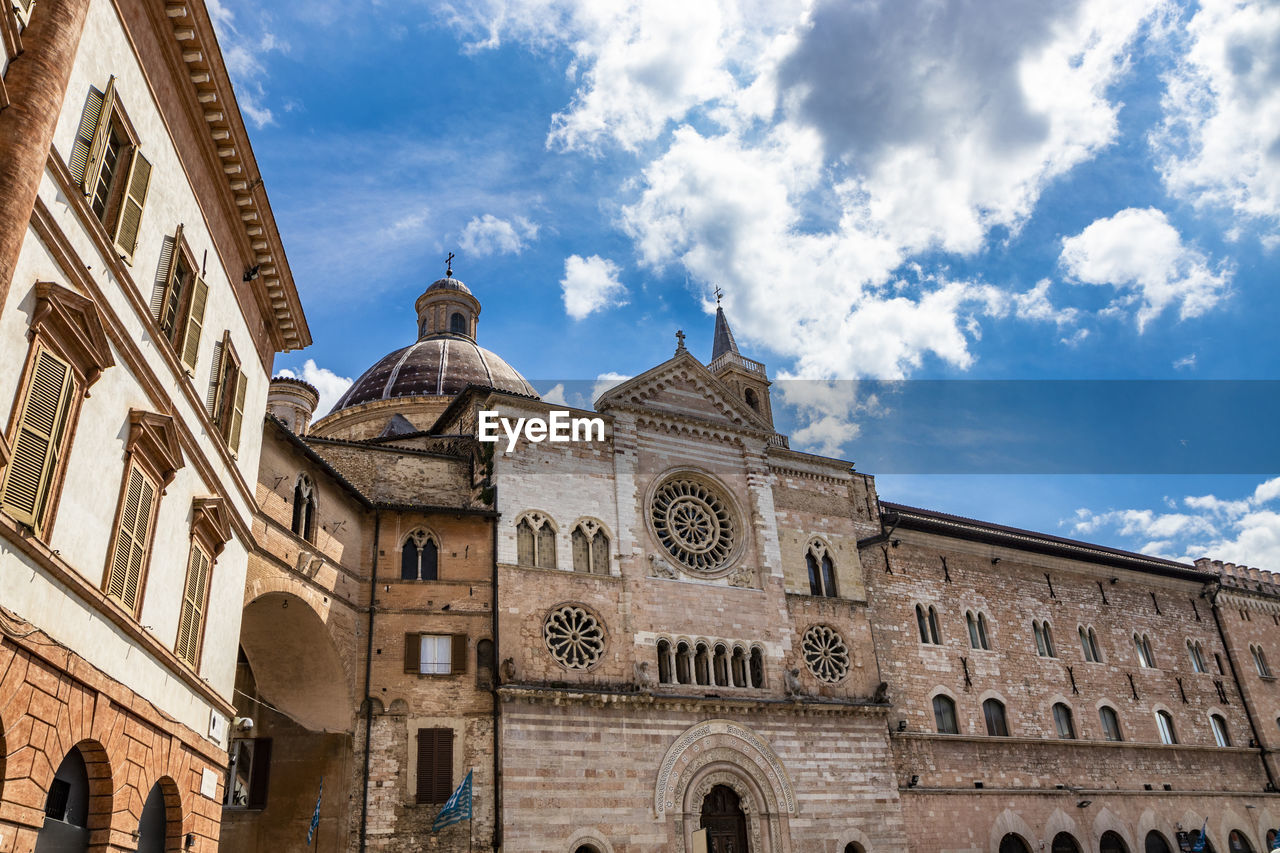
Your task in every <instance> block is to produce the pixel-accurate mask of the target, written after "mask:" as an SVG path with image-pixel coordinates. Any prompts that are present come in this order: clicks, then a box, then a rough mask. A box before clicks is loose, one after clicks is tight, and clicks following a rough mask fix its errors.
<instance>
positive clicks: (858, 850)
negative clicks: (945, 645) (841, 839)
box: [844, 841, 867, 853]
mask: <svg viewBox="0 0 1280 853" xmlns="http://www.w3.org/2000/svg"><path fill="white" fill-rule="evenodd" d="M844 853H867V851H866V849H865V848H863V846H862V845H861V844H859V843H858V842H856V841H850V842H849V843H848V844H846V845H845V846H844Z"/></svg>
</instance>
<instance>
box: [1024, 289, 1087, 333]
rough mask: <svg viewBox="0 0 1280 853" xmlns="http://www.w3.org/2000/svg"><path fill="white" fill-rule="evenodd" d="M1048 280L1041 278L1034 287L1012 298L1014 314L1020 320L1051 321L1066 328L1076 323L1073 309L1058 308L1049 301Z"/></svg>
mask: <svg viewBox="0 0 1280 853" xmlns="http://www.w3.org/2000/svg"><path fill="white" fill-rule="evenodd" d="M1049 285H1050V282H1049V279H1047V278H1042V279H1040V280H1039V281H1037V282H1036V284H1035V287H1033V288H1031V289H1030V290H1028V291H1027V292H1025V293H1017V294H1014V296H1013V305H1014V313H1015V314H1016V315H1017V317H1018V319H1020V320H1036V321H1039V322H1048V321H1052V322H1054V323H1057V324H1058V325H1059V326H1066V325H1070V324H1071V323H1074V322H1075V321H1076V318H1077V316H1078V315H1079V312H1078V311H1076V309H1074V308H1058V307H1056V306H1054V304H1053V303H1052V302H1050V301H1049Z"/></svg>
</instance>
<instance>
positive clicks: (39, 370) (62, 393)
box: [0, 345, 76, 534]
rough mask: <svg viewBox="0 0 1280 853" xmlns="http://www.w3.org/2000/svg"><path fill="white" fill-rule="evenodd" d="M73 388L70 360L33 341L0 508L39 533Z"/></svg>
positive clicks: (0, 498)
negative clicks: (63, 358)
mask: <svg viewBox="0 0 1280 853" xmlns="http://www.w3.org/2000/svg"><path fill="white" fill-rule="evenodd" d="M75 392H76V382H75V376H74V373H73V371H72V369H71V365H70V364H68V363H67V362H65V361H63V360H62V359H61V358H58V357H57V356H56V355H54V354H53V353H52V352H50V351H49V350H48V349H47V348H45V347H43V346H39V345H37V346H36V347H35V354H34V358H33V359H32V360H31V364H30V366H29V369H28V374H27V381H26V387H25V389H24V391H23V392H22V394H23V396H22V403H21V408H20V410H19V412H18V417H17V421H16V425H17V429H16V431H15V435H14V436H13V438H12V440H11V447H12V456H11V459H10V461H9V465H8V466H7V467H6V468H5V472H4V484H3V487H2V489H0V507H3V509H4V511H5V512H6V513H8V514H9V515H10V516H12V517H13V518H14V519H16V520H18V521H20V522H22V523H23V524H27V525H30V526H31V527H32V528H33V529H34V530H35V531H36V532H37V533H38V534H39V533H42V532H43V526H44V520H45V516H46V513H45V510H46V508H47V507H48V503H49V494H50V490H51V484H52V482H53V480H54V475H55V473H56V471H57V468H58V463H59V461H60V460H61V458H62V456H63V454H64V452H65V446H64V445H65V444H66V438H67V424H68V421H69V418H70V413H71V410H72V408H73V407H74V404H75V397H76V393H75Z"/></svg>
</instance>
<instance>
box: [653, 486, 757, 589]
mask: <svg viewBox="0 0 1280 853" xmlns="http://www.w3.org/2000/svg"><path fill="white" fill-rule="evenodd" d="M650 520H651V521H652V523H653V530H654V533H655V534H657V537H658V541H659V542H661V543H662V547H663V548H665V549H666V551H667V553H668V554H670V555H671V556H672V557H673V558H674V559H675V560H676V561H677V562H678V563H680V565H682V566H684V567H685V568H687V569H692V570H693V571H695V572H715V571H718V570H719V569H721V568H724V566H725V565H726V564H727V563H728V562H729V559H730V557H731V556H732V554H733V547H734V544H735V543H736V541H737V539H736V533H737V531H736V529H735V525H734V520H733V515H732V513H731V512H730V510H729V506H728V504H727V502H726V501H725V500H724V499H723V498H722V497H721V496H720V495H719V494H717V493H716V492H715V491H714V490H713V489H712V488H711V487H709V486H707V485H706V484H704V483H703V482H701V481H700V480H695V479H691V478H686V477H677V478H674V479H671V480H667V481H666V482H665V483H663V484H662V486H660V487H659V488H658V490H657V492H656V493H654V496H653V502H652V506H651V508H650Z"/></svg>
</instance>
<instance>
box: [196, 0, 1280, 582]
mask: <svg viewBox="0 0 1280 853" xmlns="http://www.w3.org/2000/svg"><path fill="white" fill-rule="evenodd" d="M210 8H211V11H212V12H213V14H214V17H215V20H216V22H217V24H218V27H219V34H220V39H221V42H222V47H223V51H224V53H225V54H226V56H227V60H228V65H229V67H230V68H231V71H232V75H233V78H234V79H235V81H236V86H237V92H238V95H239V98H240V105H241V109H242V112H243V113H244V114H245V117H246V121H247V122H248V123H249V125H250V129H251V133H252V137H253V143H254V150H255V153H256V155H257V158H258V161H259V164H260V166H261V169H262V175H263V178H264V179H265V182H266V188H267V190H268V193H269V195H270V198H271V202H272V206H273V209H274V211H275V215H276V219H277V221H278V222H279V224H280V228H281V231H282V234H283V237H284V240H285V246H286V249H287V251H288V253H289V260H290V265H291V267H292V269H293V273H294V277H295V279H296V281H297V283H298V287H299V290H300V292H301V294H302V298H303V302H304V305H305V307H306V310H307V315H308V319H309V321H310V324H311V329H312V333H313V336H314V338H315V341H316V343H315V344H314V345H313V346H312V347H311V348H310V349H308V350H307V351H305V352H303V353H293V354H289V355H286V356H284V357H282V358H281V359H280V360H279V362H278V366H279V367H280V368H282V369H287V370H291V371H293V372H295V373H296V374H298V375H302V376H305V377H306V378H308V379H310V380H311V381H312V382H314V383H315V384H316V385H317V386H318V387H320V388H321V390H322V392H323V393H324V398H325V400H326V401H331V400H333V399H336V397H337V395H338V393H340V391H341V390H342V388H343V384H344V381H346V380H349V379H351V378H354V377H356V376H358V375H359V374H360V373H361V372H362V371H363V370H364V369H365V368H366V367H367V366H369V365H370V364H372V363H373V362H374V361H375V360H376V359H378V358H379V357H381V356H382V355H384V354H385V353H387V352H388V351H390V350H392V349H395V348H398V347H400V346H403V345H405V344H407V343H409V342H410V341H411V340H412V337H413V333H414V317H413V311H412V305H413V300H414V298H415V297H416V296H417V295H418V294H419V293H421V291H422V289H423V288H424V287H425V286H426V285H427V284H429V283H430V282H431V281H432V280H434V279H436V278H438V277H439V276H440V275H441V274H442V273H443V269H444V264H443V259H444V256H445V254H446V253H447V252H450V251H452V252H455V253H457V255H458V257H457V260H456V261H455V263H454V269H455V273H456V275H457V276H458V277H459V278H461V279H462V280H463V281H465V282H467V283H468V285H470V286H471V287H472V289H473V290H474V291H475V292H476V294H477V296H478V297H479V298H480V299H481V301H482V303H483V305H484V311H483V315H482V317H481V321H480V331H479V335H480V342H481V344H482V345H483V346H486V347H488V348H489V349H492V350H494V351H496V352H498V353H500V354H501V355H502V356H503V357H504V358H506V359H507V360H508V361H509V362H510V363H511V364H512V365H513V366H515V367H516V368H517V369H518V370H520V371H521V372H522V373H523V374H524V375H525V376H526V377H528V378H529V379H530V381H532V382H533V383H534V385H535V387H537V388H539V390H540V391H542V392H543V393H544V394H546V395H549V396H551V397H553V398H556V397H558V395H559V393H560V391H558V390H557V389H556V386H557V385H561V386H563V388H564V389H571V388H573V387H575V386H574V385H572V384H571V383H573V382H575V381H576V382H577V383H579V385H581V386H582V387H584V388H585V387H588V386H591V387H594V385H595V384H596V383H597V381H599V380H601V378H602V377H604V378H607V377H611V376H612V377H620V376H630V375H634V374H636V373H639V372H641V371H643V370H645V369H646V368H648V367H650V366H652V365H654V364H657V363H659V362H661V361H663V360H665V359H666V358H668V357H669V356H670V354H671V352H672V351H673V347H674V337H673V335H674V332H675V330H676V329H677V328H683V329H684V330H685V331H686V332H687V333H688V336H689V337H688V343H689V346H690V348H691V349H692V350H693V351H694V352H695V353H698V354H701V355H702V356H703V357H704V358H706V357H709V355H710V345H711V332H712V327H713V320H712V316H711V312H713V310H714V305H715V301H714V299H713V297H712V295H711V293H712V290H713V288H715V287H716V286H719V287H722V288H723V289H724V291H725V297H724V306H725V309H726V311H727V312H728V314H729V317H730V319H731V322H732V324H733V328H734V331H735V333H736V335H737V337H738V341H739V344H740V345H741V347H742V349H743V350H744V352H745V354H747V355H750V356H752V357H755V358H758V359H760V360H763V361H765V362H766V363H767V364H768V366H769V370H770V375H771V377H773V378H775V379H777V380H778V381H777V383H776V385H775V387H774V406H775V409H776V410H777V411H779V413H780V418H779V420H780V422H782V423H785V424H786V425H787V427H788V429H789V431H790V432H791V434H792V443H793V446H795V447H801V448H804V449H810V450H814V451H817V452H823V453H828V454H831V455H837V456H841V457H843V458H847V459H852V460H854V461H859V460H863V459H874V458H877V457H876V455H875V453H874V452H873V450H872V445H871V440H872V436H873V435H874V434H881V435H883V434H885V433H893V432H896V433H898V434H906V435H915V434H918V435H927V434H943V433H946V432H947V429H948V424H949V423H950V421H949V420H948V416H949V415H950V414H951V413H950V412H949V411H946V410H945V407H942V406H939V407H938V409H939V411H937V412H935V413H934V416H933V418H932V419H931V420H930V421H929V422H928V423H921V422H920V419H921V417H922V415H921V411H922V407H921V406H919V405H915V406H898V407H895V405H894V402H893V398H892V395H888V396H885V395H881V396H879V397H876V398H869V397H868V395H867V394H866V393H865V391H866V386H864V385H858V384H856V383H855V382H854V381H853V380H866V379H882V380H920V379H925V380H956V381H966V380H1021V381H1023V382H1024V385H1023V386H1019V387H1027V388H1033V387H1034V388H1039V389H1041V390H1040V391H1038V392H1036V393H1033V394H1031V395H1030V396H1029V398H1028V399H1029V400H1030V401H1031V402H1029V403H1028V405H1030V406H1042V407H1043V408H1044V413H1045V416H1046V417H1047V416H1048V414H1049V413H1051V412H1052V408H1053V407H1052V405H1051V395H1050V397H1048V398H1047V397H1046V396H1045V394H1044V393H1043V388H1044V387H1053V386H1046V385H1045V384H1044V381H1045V380H1108V381H1109V380H1159V381H1157V382H1153V383H1152V386H1153V387H1159V388H1161V389H1162V390H1161V392H1160V393H1161V394H1162V395H1163V397H1162V400H1163V404H1162V405H1161V406H1160V407H1159V415H1158V417H1159V419H1160V426H1162V427H1163V428H1162V429H1154V426H1155V422H1154V420H1153V419H1154V418H1156V417H1157V415H1156V414H1154V413H1152V414H1151V416H1150V419H1149V421H1148V422H1149V423H1151V424H1152V427H1153V428H1152V429H1150V430H1148V429H1146V428H1144V424H1143V419H1142V417H1141V415H1142V411H1141V409H1140V408H1137V406H1136V404H1135V405H1134V406H1130V407H1129V408H1130V411H1129V412H1127V414H1126V417H1125V418H1124V419H1121V420H1120V421H1118V423H1120V424H1122V426H1117V425H1116V424H1117V421H1116V420H1115V419H1113V418H1112V417H1111V416H1112V414H1113V412H1111V411H1108V410H1107V409H1106V408H1105V407H1102V408H1099V410H1098V411H1097V413H1096V418H1097V420H1096V423H1097V428H1096V429H1094V428H1091V426H1090V422H1089V421H1088V419H1087V418H1086V419H1081V421H1080V422H1079V423H1077V424H1075V425H1074V426H1073V428H1072V433H1071V434H1072V440H1073V441H1074V442H1078V445H1076V446H1077V447H1080V448H1086V447H1088V448H1091V449H1094V450H1096V449H1097V447H1099V446H1103V447H1105V448H1107V449H1109V450H1111V455H1110V456H1109V457H1107V459H1108V461H1107V462H1106V463H1105V464H1100V465H1099V464H1094V463H1092V462H1088V461H1082V462H1081V463H1080V466H1079V468H1078V469H1077V468H1073V467H1071V466H1069V465H1068V466H1065V468H1056V469H1055V470H1068V471H1071V472H1072V473H1067V474H1062V473H1058V474H1040V473H1036V474H1020V475H1016V476H1015V475H1007V474H1005V473H1004V472H1005V471H1006V470H1009V469H1008V468H1007V467H1000V466H995V468H993V470H992V471H990V472H981V473H978V474H973V473H964V474H961V473H940V472H926V473H902V472H901V470H903V469H901V468H895V469H894V470H889V471H877V470H875V468H874V467H870V466H867V465H866V463H863V462H859V464H860V467H865V470H868V472H869V473H872V474H877V475H878V484H879V489H880V493H881V495H882V497H884V498H886V499H889V500H896V501H900V502H904V503H914V504H918V505H923V506H928V507H932V508H936V509H941V510H945V511H949V512H956V513H960V514H965V515H971V516H975V517H979V518H984V519H989V520H992V521H998V522H1002V523H1006V524H1014V525H1020V526H1025V527H1031V528H1034V529H1039V530H1044V531H1047V532H1051V533H1055V534H1059V535H1068V536H1078V537H1081V538H1087V539H1090V540H1093V541H1099V542H1105V543H1107V544H1112V545H1116V546H1120V547H1128V548H1133V549H1140V550H1144V551H1148V552H1150V553H1157V554H1162V555H1165V556H1171V557H1177V558H1184V557H1196V556H1200V555H1203V554H1208V555H1211V556H1215V557H1219V558H1223V559H1228V560H1233V561H1236V562H1241V563H1247V564H1251V565H1256V566H1260V567H1264V568H1272V569H1277V568H1280V478H1277V477H1276V474H1278V473H1280V471H1277V470H1276V469H1277V466H1276V464H1275V459H1274V457H1275V451H1274V449H1273V448H1271V447H1270V445H1269V443H1268V439H1267V436H1268V433H1267V431H1266V429H1265V428H1261V429H1259V428H1253V429H1250V430H1245V431H1244V433H1239V432H1238V431H1233V429H1232V427H1237V426H1240V425H1241V424H1248V423H1253V424H1255V425H1256V424H1257V423H1264V424H1265V423H1267V422H1274V416H1275V414H1276V412H1275V411H1274V410H1275V408H1276V402H1275V401H1274V400H1273V399H1271V397H1270V396H1269V395H1270V386H1269V385H1259V386H1252V387H1253V390H1252V391H1249V392H1248V393H1242V394H1241V395H1240V396H1238V397H1227V398H1226V399H1227V400H1228V403H1227V405H1218V406H1214V405H1211V403H1212V401H1213V400H1214V399H1215V397H1214V395H1213V394H1207V395H1206V394H1204V393H1203V391H1204V387H1205V386H1204V383H1206V382H1218V381H1222V380H1270V379H1275V378H1280V376H1278V374H1280V347H1278V346H1277V344H1276V335H1275V331H1274V326H1275V321H1276V318H1277V317H1278V316H1280V290H1278V289H1277V287H1276V286H1275V285H1276V281H1277V278H1280V275H1278V274H1280V254H1278V253H1280V6H1277V5H1276V4H1275V3H1265V2H1259V1H1258V0H1255V2H1234V1H1233V2H1226V0H1205V2H1203V3H1201V4H1199V5H1195V4H1184V3H1173V2H1163V1H1162V0H1076V2H1060V3H1054V4H1047V3H1026V2H1025V0H981V2H980V0H970V1H969V2H960V0H957V2H950V3H942V4H939V3H936V2H931V0H897V2H888V0H878V1H877V0H864V2H858V3H849V2H812V0H795V2H789V0H738V1H737V2H731V0H706V2H700V3H692V4H691V3H687V2H675V0H669V1H668V0H662V1H661V2H659V0H649V2H642V3H625V2H618V3H608V4H603V3H593V2H589V0H576V2H575V0H489V1H488V2H486V0H478V1H477V2H470V3H466V4H457V5H450V4H448V3H441V2H429V3H417V2H398V3H386V2H379V3H372V4H370V3H337V2H332V0H308V2H301V0H276V2H273V3H271V4H257V3H249V2H247V1H246V0H211V3H210ZM1182 380H1198V381H1197V383H1195V385H1194V386H1185V387H1186V388H1187V389H1189V390H1188V392H1187V394H1186V401H1185V405H1183V406H1179V405H1178V394H1179V393H1181V391H1180V389H1181V388H1182V387H1183V386H1179V385H1177V384H1175V383H1176V382H1177V381H1182ZM1232 387H1233V388H1245V387H1248V386H1241V385H1234V386H1232ZM1259 388H1261V389H1263V390H1262V392H1259V391H1258V389H1259ZM562 390H563V389H562ZM567 393H570V394H571V393H572V392H567ZM1250 394H1252V395H1253V396H1250ZM1011 399H1012V398H1011ZM1206 401H1208V402H1206ZM570 402H574V400H572V399H571V400H570ZM323 405H325V404H324V403H322V406H323ZM924 410H925V411H926V412H927V407H924ZM1171 418H1172V419H1174V420H1176V419H1178V418H1185V419H1187V421H1188V426H1194V428H1195V431H1194V434H1195V435H1196V436H1197V437H1199V438H1200V439H1202V440H1203V441H1213V440H1215V438H1214V437H1215V436H1219V437H1218V438H1217V439H1216V440H1218V441H1220V442H1224V443H1225V442H1240V441H1256V442H1258V443H1259V446H1258V453H1257V458H1258V462H1257V465H1256V468H1257V469H1258V470H1251V471H1250V470H1246V471H1243V472H1242V471H1241V466H1240V465H1238V464H1235V465H1232V466H1229V467H1230V473H1223V472H1222V470H1217V471H1215V470H1212V469H1211V467H1210V469H1205V467H1204V466H1203V465H1202V466H1200V467H1199V468H1195V467H1194V466H1193V468H1192V469H1181V468H1180V469H1178V470H1177V472H1174V470H1173V469H1172V468H1170V467H1167V466H1162V465H1160V464H1158V463H1151V464H1145V463H1144V464H1143V465H1137V466H1134V467H1135V469H1136V470H1137V473H1131V474H1128V475H1115V474H1108V473H1107V472H1108V471H1111V470H1116V469H1119V468H1124V467H1125V466H1124V465H1122V464H1119V463H1118V461H1117V458H1118V454H1120V453H1122V452H1123V448H1125V447H1126V446H1141V444H1142V442H1143V441H1144V438H1145V436H1146V435H1148V433H1149V434H1150V435H1159V436H1162V437H1163V438H1169V439H1170V440H1172V436H1173V435H1174V434H1175V433H1176V430H1175V431H1171V430H1170V429H1169V427H1168V422H1167V421H1168V419H1171ZM979 420H980V419H979ZM989 420H990V424H991V431H990V433H989V434H986V435H984V436H983V437H982V438H981V440H985V441H988V442H991V443H995V442H998V441H999V439H1000V435H1001V433H1000V430H1001V429H1002V428H1003V427H1004V426H1005V422H1006V421H1007V420H1008V419H1007V418H1006V417H1004V416H1003V415H1002V413H1001V412H999V411H993V412H992V413H991V417H990V419H989ZM965 422H966V423H967V424H972V423H973V419H967V420H966V421H965ZM1218 424H1220V425H1221V426H1222V430H1221V431H1218V430H1217V429H1216V425H1218ZM1241 435H1243V436H1244V437H1243V438H1242V437H1241ZM1126 442H1127V443H1126ZM1202 446H1203V445H1202ZM1245 446H1246V448H1247V447H1248V445H1245ZM1064 452H1070V448H1067V449H1066V450H1065V451H1064ZM1104 455H1105V454H1104ZM1236 456H1237V457H1239V456H1243V457H1245V458H1246V459H1247V458H1248V457H1249V456H1250V454H1249V452H1247V450H1246V452H1244V453H1242V454H1241V453H1237V454H1236ZM1080 457H1081V459H1085V460H1089V459H1094V458H1096V457H1097V454H1096V453H1094V454H1081V455H1080ZM1119 461H1123V460H1122V459H1121V460H1119ZM926 467H927V466H926ZM1243 467H1244V468H1248V467H1249V466H1248V465H1247V464H1246V465H1245V466H1243ZM906 468H910V466H906ZM1037 470H1048V469H1046V468H1043V467H1042V468H1039V469H1037Z"/></svg>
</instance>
